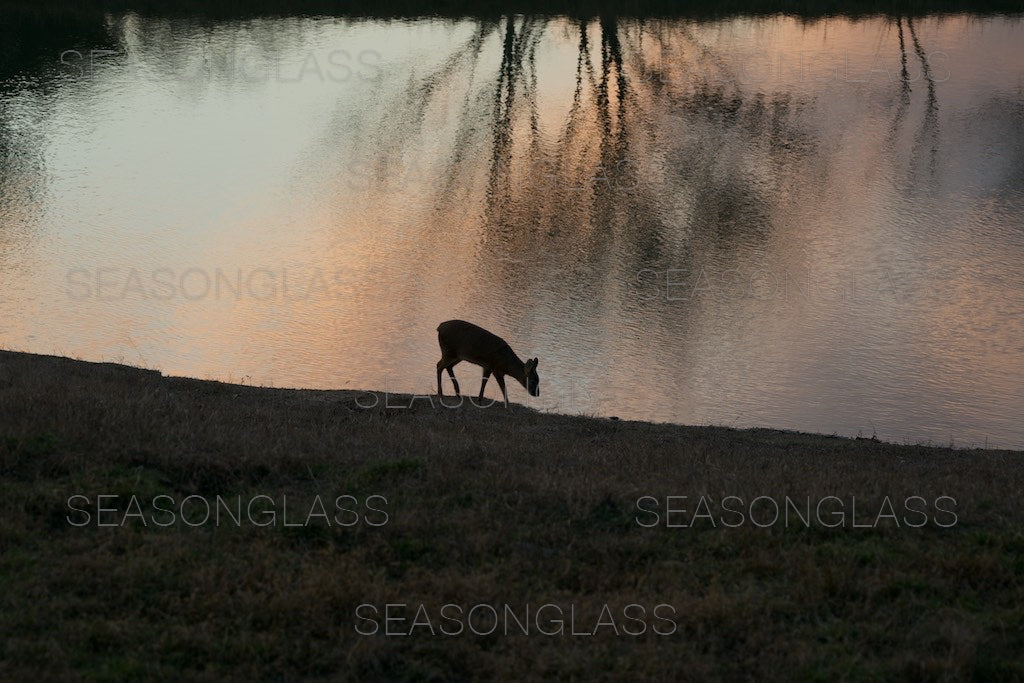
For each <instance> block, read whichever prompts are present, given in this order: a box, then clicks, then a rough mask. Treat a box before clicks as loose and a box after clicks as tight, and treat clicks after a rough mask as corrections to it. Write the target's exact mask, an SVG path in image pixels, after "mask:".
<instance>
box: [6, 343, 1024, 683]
mask: <svg viewBox="0 0 1024 683" xmlns="http://www.w3.org/2000/svg"><path fill="white" fill-rule="evenodd" d="M426 371H427V372H430V371H431V369H430V368H428V369H427V370H426ZM516 390H518V387H516V388H515V389H514V390H513V391H516ZM357 401H358V403H362V404H364V405H366V404H370V403H372V402H373V401H374V397H373V395H371V394H368V393H363V394H360V393H358V392H323V391H296V390H282V389H261V388H253V387H244V386H234V385H226V384H219V383H214V382H205V381H197V380H189V379H178V378H166V377H162V376H160V375H159V374H158V373H155V372H151V371H144V370H137V369H133V368H128V367H124V366H117V365H109V364H91V363H84V362H79V361H72V360H68V359H61V358H54V357H47V356H32V355H26V354H17V353H9V352H0V487H2V495H0V678H4V679H27V678H29V677H36V678H68V677H72V676H78V675H87V676H92V677H99V678H120V677H124V676H143V677H151V678H165V679H176V678H178V677H180V676H182V675H185V676H186V677H189V678H195V677H199V678H223V677H230V678H239V679H241V678H248V677H256V678H260V679H268V678H289V679H291V678H297V677H301V678H313V679H317V678H323V679H339V678H340V679H356V678H360V679H391V680H393V679H398V680H402V679H405V680H427V679H435V678H437V679H439V678H452V677H458V678H462V677H495V676H497V677H501V678H520V679H521V678H524V677H527V676H530V677H536V676H546V677H550V678H569V677H576V678H605V677H618V676H622V675H627V674H628V675H631V676H648V677H656V678H667V677H671V678H674V679H679V680H696V679H706V678H709V677H711V678H714V677H721V678H729V679H736V678H742V677H750V676H756V677H758V678H766V679H777V680H791V679H793V678H796V679H804V680H818V679H820V680H825V679H829V680H831V679H833V678H840V679H844V678H857V679H863V678H883V677H900V678H908V679H913V680H942V679H954V678H955V679H970V678H977V679H992V678H1004V679H1013V678H1016V679H1020V678H1021V677H1022V676H1024V660H1022V653H1024V532H1022V529H1024V526H1022V520H1024V512H1022V506H1021V503H1020V500H1019V494H1020V492H1021V491H1022V490H1024V474H1022V464H1024V460H1022V458H1024V454H1021V453H1014V452H1005V451H1002V452H999V451H961V450H957V451H952V450H948V449H940V448H925V447H912V446H895V445H888V444H878V443H874V442H870V441H857V440H849V439H841V438H830V437H822V436H814V435H806V434H795V433H787V432H775V431H767V430H751V431H737V430H731V429H722V428H713V427H702V428H692V427H682V426H668V425H651V424H644V423H633V422H618V421H612V420H598V419H587V418H579V417H562V416H553V415H545V414H539V413H536V412H533V411H530V410H527V409H525V408H522V407H519V406H513V407H512V408H511V409H509V410H505V409H503V408H498V407H495V408H491V409H487V410H481V409H477V408H464V409H459V410H449V409H444V408H441V407H436V408H433V409H432V408H431V407H430V405H429V403H427V402H426V401H419V402H417V403H416V407H415V408H412V409H408V408H404V409H403V408H389V407H385V405H384V401H383V399H382V398H379V400H378V401H377V405H376V406H375V407H372V408H365V409H364V408H361V407H360V406H359V404H358V403H357ZM390 401H391V402H392V403H393V404H396V405H407V404H408V397H400V396H393V397H392V398H391V399H390ZM101 494H109V495H116V496H118V497H117V498H106V499H102V500H101V499H98V498H97V496H99V495H101ZM318 494H319V495H320V496H321V497H322V499H323V501H325V502H326V504H327V506H326V507H327V513H329V516H330V517H333V518H334V519H333V521H330V520H328V521H326V522H325V518H326V516H325V517H315V516H308V514H307V513H308V512H309V511H311V510H314V509H315V506H314V501H315V497H316V496H317V495H318ZM346 494H348V495H351V496H352V497H353V498H352V499H345V501H346V502H345V504H344V507H345V509H346V510H347V512H339V511H338V510H337V509H336V508H335V499H336V498H337V497H338V496H342V495H346ZM76 495H78V496H83V497H84V498H75V499H73V501H72V505H73V506H74V507H75V508H76V509H74V510H73V509H71V506H69V498H70V497H72V496H76ZM161 495H164V496H167V498H163V499H161V500H163V501H164V502H163V504H162V505H166V506H167V507H168V508H171V512H180V513H181V514H182V515H184V517H185V518H186V519H190V521H191V522H198V526H195V527H193V526H189V524H188V523H185V522H184V521H183V519H182V518H181V517H176V518H175V521H174V522H173V523H170V525H169V526H158V525H157V522H161V523H163V522H166V521H167V520H168V519H169V518H168V515H167V514H164V513H161V512H158V511H156V510H154V506H153V505H151V503H152V501H154V500H155V499H157V498H158V497H159V496H161ZM189 495H195V496H202V497H203V498H202V500H210V501H212V500H215V497H216V496H217V495H220V496H221V497H222V499H223V500H226V501H238V500H241V501H251V500H253V499H254V498H255V497H257V496H259V495H265V496H268V497H270V498H272V499H273V507H274V510H275V511H276V514H277V516H276V517H275V518H274V520H275V522H274V524H273V525H269V526H265V527H261V526H257V525H256V524H254V523H251V519H253V518H243V519H242V520H241V523H237V524H236V523H235V522H234V521H233V518H232V517H229V516H226V515H225V516H222V518H221V519H222V522H223V523H222V524H221V526H216V525H214V524H213V523H212V521H211V522H208V523H205V524H203V523H201V522H202V518H203V514H204V511H203V509H202V505H201V504H200V502H201V500H200V499H198V498H193V499H192V500H191V502H189V503H188V504H184V503H182V501H183V500H184V499H185V498H186V497H187V496H189ZM374 495H378V496H382V497H383V499H386V503H384V502H382V499H380V498H377V499H371V498H370V496H374ZM670 495H678V496H684V495H685V496H688V498H687V499H686V500H685V501H683V500H682V499H673V500H671V501H670V500H667V499H666V496H670ZM702 495H703V496H707V499H706V500H709V501H711V504H710V507H709V508H708V507H706V508H705V510H706V511H709V512H710V514H709V515H706V516H704V517H701V518H698V519H696V520H694V519H693V515H694V513H695V512H696V510H695V502H696V501H698V500H699V498H700V497H701V496H702ZM730 495H732V496H737V497H738V498H739V499H741V500H742V501H743V503H742V504H734V505H731V507H739V508H740V509H741V511H743V512H742V513H741V514H744V522H743V523H740V524H739V525H738V526H733V527H729V526H726V525H725V522H729V523H732V524H736V523H737V522H738V517H736V514H735V513H729V512H723V511H722V510H723V509H722V508H721V507H720V504H721V503H722V502H723V498H724V497H725V496H730ZM762 495H763V496H771V497H773V499H774V500H778V501H784V499H785V498H784V497H785V496H786V495H788V496H790V499H791V500H798V501H801V502H800V506H802V505H803V504H804V502H806V501H807V499H808V497H810V499H811V500H812V501H813V502H814V503H817V502H818V501H819V500H820V499H822V498H824V497H826V496H829V495H834V496H837V497H838V498H839V499H841V501H842V504H843V505H844V511H845V512H844V514H843V517H842V518H840V517H839V516H838V515H839V512H838V508H836V506H835V505H836V501H835V500H828V501H826V505H825V510H826V513H825V514H824V515H819V516H816V517H811V518H810V524H809V525H808V524H805V523H803V522H802V521H800V518H799V517H792V516H791V523H790V525H789V527H788V528H787V527H786V526H785V524H783V523H782V521H781V520H780V521H779V522H777V523H774V524H770V523H768V522H770V520H771V517H772V514H771V513H772V509H771V503H770V502H768V501H765V500H762V501H761V502H760V503H759V505H761V507H757V506H756V505H755V507H754V508H752V509H751V508H750V507H748V505H749V503H750V502H751V501H753V499H755V498H756V497H757V496H762ZM132 496H135V497H136V500H137V501H139V502H140V504H139V506H138V510H136V508H133V507H132V504H131V502H130V501H131V499H132ZM641 496H652V497H653V498H651V499H644V501H642V502H641V505H642V506H643V507H644V508H645V509H644V510H638V507H637V499H638V498H640V497H641ZM886 496H889V499H890V502H892V503H893V504H894V510H893V512H894V513H895V514H894V515H892V516H890V517H884V516H883V517H882V518H881V519H879V517H878V513H879V512H882V511H883V510H884V509H885V507H884V506H885V502H884V501H885V497H886ZM912 496H920V497H921V499H922V500H923V501H924V503H923V504H922V503H921V502H914V503H911V504H910V505H911V506H913V507H916V508H919V509H921V510H923V512H910V511H908V509H907V507H908V506H907V505H906V500H907V499H908V498H909V497H912ZM941 496H949V497H951V499H955V503H951V502H950V499H945V500H944V501H943V502H936V501H937V499H939V498H940V497H941ZM285 498H286V499H287V504H286V507H287V512H284V513H283V510H282V507H285V506H282V501H283V500H284V499H285ZM853 499H855V501H856V503H855V504H856V507H857V510H856V517H854V518H853V519H851V516H852V515H851V512H852V510H851V503H852V502H853ZM352 500H354V501H356V503H355V504H351V502H350V501H352ZM84 501H88V502H84ZM167 501H174V502H173V503H169V502H167ZM652 501H655V502H652ZM257 502H258V504H260V505H262V504H266V505H268V506H269V505H270V503H267V499H257ZM734 503H735V501H734ZM233 504H234V503H230V502H229V504H228V507H229V508H230V507H231V506H232V505H233ZM830 505H831V506H832V507H829V506H830ZM669 506H671V507H677V508H680V509H685V510H686V512H676V513H673V515H672V516H666V514H665V512H666V508H667V507H669ZM97 507H104V508H112V509H111V510H109V511H103V512H101V511H98V510H97ZM244 507H245V504H244V503H243V511H242V512H243V514H247V513H246V510H245V509H244ZM798 507H799V506H798ZM943 507H944V508H947V510H952V512H948V511H946V512H944V511H942V510H941V509H940V508H943ZM261 509H263V508H259V507H258V506H257V514H256V515H255V517H254V519H255V520H256V521H264V520H267V519H270V517H269V513H268V512H267V511H266V509H263V512H262V513H261V512H260V511H259V510H261ZM267 509H269V508H267ZM829 510H830V511H831V512H829ZM803 511H804V512H806V510H803ZM135 512H138V513H139V514H133V513H135ZM236 512H237V510H236ZM746 512H749V513H750V514H749V516H746V515H745V513H746ZM126 513H128V514H127V515H126ZM282 513H283V514H285V515H287V517H286V520H287V521H288V522H289V523H292V524H294V523H296V522H298V523H299V525H298V526H287V527H286V526H284V524H283V521H282V519H281V517H282ZM812 513H814V514H817V513H815V511H814V510H812ZM385 514H386V515H387V516H386V518H385V517H384V515H385ZM339 516H340V517H341V520H340V522H344V523H350V522H351V520H355V519H358V521H357V522H356V523H355V524H354V525H353V526H343V525H342V524H341V523H340V522H339V520H338V517H339ZM385 519H386V521H385ZM755 519H756V520H759V521H760V522H761V523H767V525H766V526H765V527H764V528H761V527H758V526H756V525H755V524H753V523H752V521H753V520H755ZM840 519H841V520H842V521H841V523H840V525H839V526H836V527H835V528H829V527H827V526H825V524H823V523H822V522H824V523H834V522H835V521H836V520H840ZM924 520H926V521H924ZM658 522H660V523H658ZM666 522H670V523H672V524H682V523H692V526H689V527H683V526H673V527H668V526H666ZM854 522H855V523H857V524H859V525H863V526H861V527H858V528H853V526H852V525H853V523H854ZM922 522H923V523H924V525H923V526H921V527H920V528H913V527H911V526H910V524H918V523H922ZM100 523H104V524H110V526H100ZM641 523H643V524H653V526H651V527H644V526H641ZM76 525H78V526H76ZM375 525H376V526H375ZM808 526H809V527H810V528H808ZM386 603H402V604H405V605H407V607H405V608H394V609H393V611H392V612H391V613H390V615H391V616H395V617H401V616H404V617H405V620H404V621H402V620H399V619H397V618H396V619H395V620H394V621H393V622H389V623H385V622H384V620H383V616H384V610H385V609H387V608H386V607H385V605H386ZM449 603H451V604H453V605H456V606H458V607H459V609H461V610H463V611H462V612H461V613H460V612H459V611H458V610H456V609H455V608H450V609H449V611H448V612H447V614H448V615H449V616H451V615H456V618H455V619H453V620H452V621H448V622H444V621H442V620H441V618H440V616H439V610H440V608H441V607H442V606H444V605H445V604H449ZM546 603H550V604H551V605H555V606H556V607H554V608H548V609H547V612H546V613H545V615H544V617H543V618H540V617H539V616H538V615H537V613H536V608H537V607H540V606H541V605H544V604H546ZM361 604H368V605H372V607H364V608H362V609H363V610H364V611H363V612H361V613H360V614H361V615H362V616H364V617H365V616H367V615H370V616H372V615H373V614H374V611H373V610H377V612H376V613H377V614H379V617H378V618H376V620H373V619H360V618H358V617H357V615H356V609H357V607H358V606H359V605H361ZM421 604H422V605H424V610H423V611H422V615H425V618H426V619H428V620H429V623H427V624H424V623H423V622H422V620H419V622H420V623H419V625H418V626H417V627H415V628H413V629H412V631H413V635H410V636H386V635H383V634H382V632H383V631H384V630H385V628H388V629H390V630H391V631H392V632H397V631H402V632H407V631H409V630H410V627H411V625H412V623H413V621H414V620H415V619H417V611H418V607H419V605H421ZM480 604H484V605H490V606H496V608H497V610H498V611H499V612H501V611H502V610H503V609H505V608H504V606H505V605H508V606H509V607H510V608H511V609H512V610H513V611H514V613H515V614H516V615H518V617H519V619H520V620H522V619H524V616H523V615H524V613H525V611H526V608H527V606H529V609H530V610H533V611H531V612H529V616H527V617H526V618H525V621H526V627H527V630H528V631H529V635H525V634H524V633H523V632H522V629H520V628H519V627H518V626H516V625H515V624H516V622H514V621H513V622H507V621H506V622H501V623H499V624H498V625H497V627H496V628H495V629H493V630H494V632H493V633H490V634H489V635H476V634H475V633H472V632H471V631H473V630H475V631H478V632H485V633H486V632H488V629H490V627H491V625H492V623H493V618H492V617H490V614H491V613H489V612H487V611H486V610H480V611H478V613H477V617H478V618H477V619H475V621H474V620H467V619H466V617H465V612H467V611H468V610H469V609H470V608H472V607H473V606H475V605H480ZM630 604H633V605H634V607H632V608H626V606H627V605H630ZM659 604H661V605H670V606H671V607H672V610H673V611H672V612H666V611H665V610H666V609H667V608H662V612H661V615H662V616H665V615H666V614H667V615H668V616H669V617H670V618H671V623H673V624H674V626H670V625H669V623H670V622H669V621H667V620H662V621H659V620H658V619H655V618H654V617H653V616H652V611H653V610H654V608H655V606H657V605H659ZM605 605H607V606H608V614H609V615H610V618H611V619H612V620H613V621H614V622H615V625H614V626H611V625H609V624H608V619H607V618H605V619H604V625H602V626H598V625H597V624H598V623H599V622H601V621H602V618H603V617H602V609H603V607H604V606H605ZM636 606H640V608H643V609H644V610H645V612H644V615H645V616H641V617H639V618H637V619H636V620H635V621H630V620H629V619H626V618H625V617H624V615H625V614H627V613H629V614H631V615H632V616H633V617H637V616H638V615H640V614H641V613H640V612H639V611H638V607H636ZM556 610H561V614H563V617H564V619H563V622H564V623H563V626H562V627H561V633H560V634H559V635H545V633H541V632H540V630H541V629H543V630H544V631H546V632H548V633H550V632H555V633H558V624H557V621H554V620H553V619H554V617H557V613H556ZM630 610H632V611H631V612H630ZM572 611H575V621H574V622H573V624H572V625H571V627H570V624H569V615H570V613H571V612H572ZM460 614H461V617H460ZM503 618H504V617H503ZM531 619H532V620H533V621H532V622H531V621H530V620H531ZM457 623H461V624H462V626H463V633H462V634H461V635H454V636H449V635H445V634H444V632H442V628H444V629H446V630H447V632H449V633H451V632H454V631H456V630H457V625H456V624H457ZM509 623H511V625H512V630H507V629H506V626H507V625H508V624H509ZM467 624H468V626H472V628H469V627H468V626H467ZM538 624H539V628H537V625H538ZM641 624H643V626H644V627H645V630H644V631H643V633H642V634H641V635H630V633H634V634H635V633H637V632H640V630H641ZM374 625H376V627H377V630H378V633H377V635H372V636H363V635H360V634H359V633H358V632H357V629H361V630H364V631H370V630H372V629H373V628H374ZM655 629H657V630H660V631H661V632H663V633H664V632H668V631H670V629H672V630H674V632H671V633H669V634H668V635H659V634H658V633H655V632H654V631H655ZM431 630H433V631H434V634H433V635H432V634H431V632H430V631H431ZM616 630H617V631H618V635H616ZM506 631H507V634H506ZM571 631H576V632H578V633H588V635H573V634H572V633H571ZM594 632H596V634H595V635H589V634H591V633H594Z"/></svg>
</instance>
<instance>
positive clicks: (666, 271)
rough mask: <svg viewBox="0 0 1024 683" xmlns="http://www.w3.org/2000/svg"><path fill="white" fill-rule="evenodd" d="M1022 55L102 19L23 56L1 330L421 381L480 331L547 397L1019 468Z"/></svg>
mask: <svg viewBox="0 0 1024 683" xmlns="http://www.w3.org/2000/svg"><path fill="white" fill-rule="evenodd" d="M1021 44H1024V24H1022V23H1021V22H1020V21H1019V20H1017V19H1014V18H981V17H971V16H955V17H934V18H918V19H912V20H911V19H902V18H901V19H893V18H883V17H878V18H872V19H864V20H857V21H854V20H850V19H826V20H814V21H801V20H798V19H795V18H784V17H768V18H764V17H761V18H732V19H727V20H720V21H704V22H697V21H687V20H657V21H655V20H648V21H641V20H629V21H626V20H621V21H616V20H613V19H605V20H594V21H585V22H579V21H573V20H569V19H566V18H538V17H532V18H521V17H516V18H506V19H501V20H498V21H483V20H469V19H466V20H459V21H453V20H440V19H436V20H429V19H424V20H418V21H374V20H346V19H338V18H278V19H255V20H244V21H241V20H240V21H210V20H187V19H154V18H143V17H140V16H137V15H134V14H128V15H110V16H108V17H106V19H105V20H104V22H103V23H102V25H96V26H92V27H90V29H89V30H88V31H78V32H71V33H70V34H69V35H67V36H63V35H62V36H61V37H60V38H59V39H57V38H53V37H52V36H51V37H50V39H49V40H48V41H46V42H45V43H42V44H40V45H38V46H37V49H36V50H35V51H34V52H33V51H32V50H31V49H28V50H27V51H23V52H19V53H18V55H17V57H16V59H15V58H12V59H10V60H8V62H7V63H6V64H5V65H4V67H3V69H2V70H0V78H2V80H0V192H2V194H0V344H2V345H3V346H4V347H5V348H12V349H18V350H25V351H32V352H38V353H56V354H62V355H68V356H73V357H78V358H84V359H89V360H116V361H122V362H127V363H132V364H138V365H144V366H147V367H153V368H158V369H160V370H162V371H164V372H165V373H170V374H182V375H190V376H197V377H204V378H215V379H222V380H232V381H245V382H247V383H253V384H262V385H274V386H293V387H316V388H372V389H384V388H385V387H387V389H389V390H391V391H395V392H418V393H424V394H426V393H431V392H432V391H433V385H434V363H435V362H436V360H437V358H438V357H439V353H438V351H437V343H436V333H435V331H434V330H435V327H436V326H437V323H438V322H440V321H442V320H445V319H448V318H454V317H458V318H464V319H468V320H472V321H475V322H477V323H479V324H481V325H484V326H485V327H488V328H490V329H492V330H494V331H495V332H497V333H499V334H501V335H503V336H504V337H505V338H506V339H507V340H508V341H509V342H510V343H511V344H512V346H513V348H514V349H516V350H517V351H518V352H519V353H520V355H521V356H522V357H524V358H525V357H527V356H530V357H532V356H538V357H539V358H540V367H539V370H540V374H541V380H542V382H541V387H542V396H541V397H540V399H532V398H529V397H527V396H526V394H525V392H524V391H522V390H521V389H520V388H519V387H518V385H516V386H513V387H512V388H511V389H510V391H511V393H512V398H513V400H518V401H523V402H526V403H528V404H529V405H533V406H536V407H539V408H543V409H548V410H556V411H563V412H573V413H587V414H597V415H617V416H619V417H622V418H635V419H645V420H657V421H672V422H682V423H694V424H702V423H710V424H726V425H732V426H738V427H745V426H771V427H779V428H789V429H800V430H807V431H817V432H824V433H838V434H843V435H857V434H862V435H864V436H870V435H872V434H876V435H877V436H878V437H879V438H882V439H887V440H893V441H900V442H902V441H908V442H929V441H930V442H932V443H942V444H947V443H949V442H953V443H955V444H956V445H972V444H973V445H978V446H984V445H988V446H989V447H994V446H1000V447H1017V448H1022V447H1024V426H1022V425H1024V421H1022V420H1021V416H1022V415H1024V275H1022V272H1024V270H1022V268H1021V263H1022V262H1024V52H1022V51H1021V50H1020V47H1019V46H1020V45H1021ZM68 51H71V52H68ZM457 372H458V374H459V376H460V378H461V382H462V385H463V387H464V388H467V389H468V390H471V391H474V392H475V390H476V388H477V386H478V385H477V381H478V372H479V371H478V369H476V368H475V367H474V366H469V365H466V364H463V365H461V366H459V367H458V368H457ZM495 391H496V387H494V386H493V385H492V386H491V392H492V395H493V392H495Z"/></svg>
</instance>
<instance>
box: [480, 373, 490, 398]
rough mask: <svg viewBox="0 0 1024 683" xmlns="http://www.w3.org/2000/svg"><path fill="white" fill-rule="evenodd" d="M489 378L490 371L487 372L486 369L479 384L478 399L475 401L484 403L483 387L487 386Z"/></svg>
mask: <svg viewBox="0 0 1024 683" xmlns="http://www.w3.org/2000/svg"><path fill="white" fill-rule="evenodd" d="M490 376H491V371H490V370H488V369H487V368H484V378H483V381H481V382H480V398H479V399H477V400H478V401H480V402H481V403H483V401H484V387H486V386H487V378H488V377H490Z"/></svg>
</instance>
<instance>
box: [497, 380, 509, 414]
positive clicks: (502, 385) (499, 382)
mask: <svg viewBox="0 0 1024 683" xmlns="http://www.w3.org/2000/svg"><path fill="white" fill-rule="evenodd" d="M494 379H496V380H498V386H499V387H501V395H502V397H503V398H504V399H505V407H506V408H508V392H507V391H505V375H495V376H494Z"/></svg>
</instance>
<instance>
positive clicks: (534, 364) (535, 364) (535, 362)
mask: <svg viewBox="0 0 1024 683" xmlns="http://www.w3.org/2000/svg"><path fill="white" fill-rule="evenodd" d="M539 362H540V361H539V360H538V359H536V358H534V359H533V367H537V363H539Z"/></svg>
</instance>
